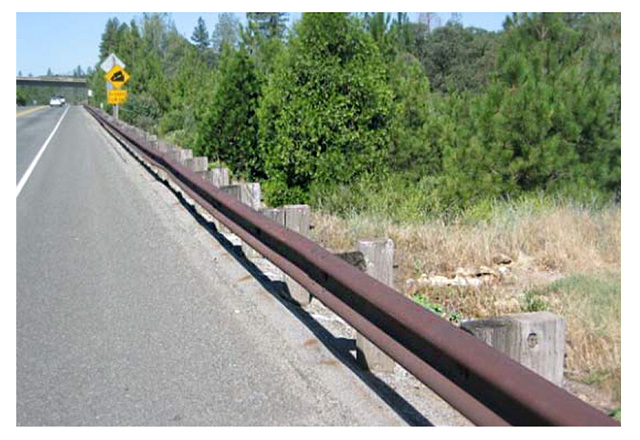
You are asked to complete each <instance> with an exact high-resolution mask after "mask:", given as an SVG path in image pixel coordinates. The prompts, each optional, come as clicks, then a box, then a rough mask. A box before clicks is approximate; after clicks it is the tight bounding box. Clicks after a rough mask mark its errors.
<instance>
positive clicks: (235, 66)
mask: <svg viewBox="0 0 640 440" xmlns="http://www.w3.org/2000/svg"><path fill="white" fill-rule="evenodd" d="M260 89H261V79H260V76H259V74H258V71H257V69H256V67H255V64H254V63H253V60H252V59H251V57H250V56H249V53H248V52H247V50H246V49H245V48H244V47H240V49H239V50H237V51H234V50H232V49H231V48H230V47H229V46H226V45H225V46H224V51H223V54H222V58H221V61H220V70H219V82H218V84H217V87H216V90H215V93H214V96H213V101H212V102H211V103H210V105H209V108H208V113H207V116H206V118H204V120H203V121H202V124H201V128H200V129H199V130H198V139H197V141H196V150H197V151H198V152H200V153H204V154H206V155H207V156H208V157H210V158H212V159H215V160H221V161H223V162H224V163H226V164H227V165H228V166H229V167H230V168H231V169H232V171H233V172H234V173H236V174H238V175H242V176H244V177H247V178H252V179H256V178H261V177H263V159H262V157H261V156H260V152H259V150H258V119H257V115H256V109H257V107H258V104H259V98H260Z"/></svg>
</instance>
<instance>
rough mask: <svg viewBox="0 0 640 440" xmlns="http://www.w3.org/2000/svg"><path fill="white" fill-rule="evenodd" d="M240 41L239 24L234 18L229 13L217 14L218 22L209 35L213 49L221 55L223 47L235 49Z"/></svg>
mask: <svg viewBox="0 0 640 440" xmlns="http://www.w3.org/2000/svg"><path fill="white" fill-rule="evenodd" d="M239 40H240V24H239V22H238V19H237V18H236V16H235V15H234V14H232V13H230V12H223V13H221V14H218V22H217V23H216V27H215V28H214V30H213V33H212V35H211V41H212V43H213V49H214V51H215V52H216V53H217V54H221V53H222V48H223V47H224V45H228V46H229V47H231V48H233V49H236V48H237V47H238V42H239Z"/></svg>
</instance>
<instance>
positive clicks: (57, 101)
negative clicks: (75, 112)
mask: <svg viewBox="0 0 640 440" xmlns="http://www.w3.org/2000/svg"><path fill="white" fill-rule="evenodd" d="M49 106H51V107H62V99H60V98H58V97H57V96H54V97H53V98H51V100H50V101H49Z"/></svg>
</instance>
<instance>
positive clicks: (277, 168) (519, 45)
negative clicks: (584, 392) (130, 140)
mask: <svg viewBox="0 0 640 440" xmlns="http://www.w3.org/2000/svg"><path fill="white" fill-rule="evenodd" d="M436 22H437V16H436V15H434V14H431V13H425V14H421V15H420V18H419V20H418V21H410V20H409V19H408V15H407V14H405V13H397V14H393V15H391V14H385V13H373V14H370V13H365V14H344V13H335V14H333V13H332V14H327V13H317V14H316V13H305V14H303V15H302V18H301V19H300V20H299V21H297V22H296V23H295V24H293V25H290V23H289V21H288V15H287V14H284V13H247V24H246V25H245V26H242V25H241V24H240V23H239V21H238V19H237V18H236V17H235V16H234V15H233V14H226V13H225V14H220V15H219V17H218V21H217V23H216V25H215V28H214V29H213V31H212V32H209V30H208V29H207V27H206V24H205V21H204V20H199V21H198V23H197V25H196V27H195V29H194V31H193V34H192V35H191V36H190V38H186V37H185V36H183V35H181V34H180V33H178V32H177V30H176V28H175V26H174V25H173V23H172V21H171V18H170V16H169V15H166V14H145V15H143V16H142V17H140V18H139V19H137V20H133V21H131V22H130V23H119V22H118V20H117V19H111V20H109V21H108V22H107V24H106V27H105V31H104V34H103V37H102V42H101V45H100V50H99V59H98V60H96V61H97V64H96V67H97V65H98V63H99V62H100V61H101V60H102V59H104V58H105V57H106V56H107V55H108V54H109V53H110V52H115V53H116V54H117V55H118V56H119V57H120V58H121V59H123V60H124V61H125V63H126V64H127V71H129V73H130V74H131V81H130V82H129V84H128V85H127V88H128V90H129V100H128V101H127V103H126V104H125V105H123V106H122V109H121V111H120V115H121V117H122V118H124V119H126V120H127V121H129V122H130V123H133V124H135V125H138V126H140V127H141V128H144V129H146V130H148V131H151V132H154V133H156V134H158V135H159V136H162V137H165V138H167V139H168V140H170V141H172V142H174V143H176V144H178V145H180V146H182V147H186V148H192V149H193V150H194V154H196V155H206V156H208V157H209V159H210V162H215V163H224V164H225V165H226V166H228V167H229V168H230V169H231V172H232V173H233V174H234V176H236V177H237V178H241V179H247V180H252V181H260V182H261V184H262V188H263V193H264V197H265V201H266V202H267V204H269V205H271V206H278V205H282V204H286V203H309V204H310V205H311V206H312V207H313V210H314V216H315V218H314V221H313V223H314V225H315V227H314V230H313V233H314V234H315V238H316V239H317V240H319V241H320V242H322V243H323V244H325V245H326V246H327V247H329V248H332V249H335V250H344V249H351V248H352V247H353V246H354V244H355V241H356V240H357V239H358V238H361V237H363V236H388V237H390V238H392V239H393V240H394V243H395V246H396V255H397V261H398V265H399V266H398V270H397V276H396V287H397V288H398V290H400V291H402V292H404V294H406V295H408V296H410V297H412V298H413V299H415V300H416V301H417V302H419V303H420V304H422V305H423V306H425V307H427V308H429V309H430V310H433V311H434V312H437V313H439V314H442V315H443V316H445V317H447V318H449V319H450V320H451V321H452V322H454V323H456V322H459V321H460V320H461V319H467V318H473V317H484V316H490V315H495V314H501V313H511V312H523V311H536V310H550V311H552V312H555V313H559V314H561V315H563V316H564V317H565V319H566V322H567V329H568V334H567V347H568V348H567V350H568V356H567V364H566V370H567V375H568V377H571V378H574V379H576V380H579V381H581V382H583V383H588V384H593V385H596V386H597V387H598V389H600V390H601V391H602V393H604V394H606V396H607V398H608V399H609V400H610V401H611V402H613V404H615V403H618V404H619V401H620V377H621V369H620V297H621V287H620V278H621V273H620V221H621V214H620V213H621V208H620V206H621V195H620V194H621V167H620V160H621V153H620V151H621V150H620V148H621V145H620V144H621V135H620V133H621V122H620V115H621V113H620V112H621V88H620V75H621V65H620V59H621V39H620V35H621V22H620V14H615V13H602V14H601V13H598V14H581V13H533V14H525V13H517V14H513V15H512V16H510V17H508V18H507V19H506V20H505V23H504V26H503V30H502V31H500V32H487V31H484V30H482V29H475V28H469V27H464V26H463V25H462V24H461V22H460V17H454V18H453V19H452V20H451V21H449V22H447V23H445V24H444V25H438V26H436V25H435V23H436ZM89 82H90V84H91V88H92V89H93V90H94V95H93V98H92V103H93V104H94V105H104V106H105V108H106V109H107V110H108V105H106V104H104V102H105V101H106V97H105V87H104V78H103V77H102V73H101V72H100V69H98V68H96V69H93V71H92V73H91V76H90V77H89ZM507 261H508V262H507ZM472 269H473V270H472ZM472 273H473V274H472ZM472 275H473V276H474V277H476V278H478V279H479V281H478V280H475V281H474V283H475V284H474V285H461V284H460V282H458V283H457V284H456V282H455V279H456V277H457V279H458V280H462V279H466V278H465V277H469V276H472ZM452 280H453V281H452Z"/></svg>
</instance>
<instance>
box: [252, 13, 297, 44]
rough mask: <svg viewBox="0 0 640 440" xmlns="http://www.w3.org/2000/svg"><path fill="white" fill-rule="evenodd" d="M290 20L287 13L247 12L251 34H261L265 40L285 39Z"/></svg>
mask: <svg viewBox="0 0 640 440" xmlns="http://www.w3.org/2000/svg"><path fill="white" fill-rule="evenodd" d="M288 20H289V14H288V13H286V12H247V22H248V25H249V32H251V33H253V34H259V35H260V36H261V37H262V38H264V39H265V40H269V39H271V38H279V39H283V38H284V34H285V32H286V30H287V21H288Z"/></svg>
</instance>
